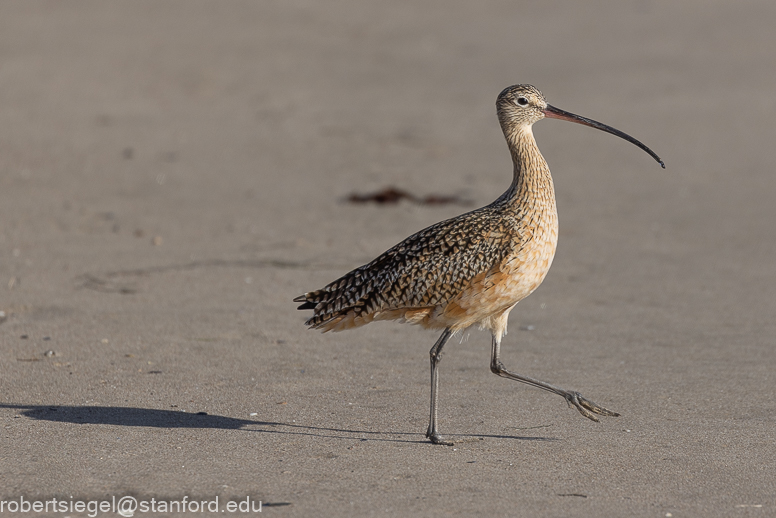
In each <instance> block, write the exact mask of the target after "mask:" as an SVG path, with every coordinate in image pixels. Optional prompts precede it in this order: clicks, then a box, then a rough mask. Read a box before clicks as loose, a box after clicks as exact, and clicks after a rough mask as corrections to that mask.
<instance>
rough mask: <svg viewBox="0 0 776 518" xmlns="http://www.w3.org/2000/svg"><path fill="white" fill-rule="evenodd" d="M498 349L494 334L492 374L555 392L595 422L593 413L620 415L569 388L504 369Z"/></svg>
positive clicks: (499, 342) (499, 344) (499, 347)
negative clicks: (564, 388) (562, 387)
mask: <svg viewBox="0 0 776 518" xmlns="http://www.w3.org/2000/svg"><path fill="white" fill-rule="evenodd" d="M500 349H501V339H500V338H496V336H495V335H494V336H493V351H492V355H491V358H490V370H491V372H493V374H498V375H499V376H501V377H502V378H508V379H511V380H515V381H519V382H520V383H527V384H528V385H532V386H534V387H537V388H540V389H544V390H546V391H548V392H553V393H555V394H558V395H560V396H563V398H564V399H565V400H566V402H567V403H568V405H569V406H572V405H573V406H574V407H575V408H576V409H577V410H579V412H580V413H581V414H582V415H583V416H585V417H587V418H588V419H591V420H593V421H596V422H597V421H598V418H597V417H596V416H595V414H598V415H605V416H615V417H616V416H619V415H620V414H618V413H617V412H612V411H611V410H607V409H605V408H604V407H602V406H599V405H596V404H595V403H593V402H592V401H590V400H589V399H585V398H583V397H582V395H581V394H580V393H579V392H574V391H571V390H563V389H561V388H558V387H555V386H553V385H550V384H549V383H545V382H543V381H539V380H535V379H533V378H529V377H528V376H520V375H519V374H514V373H512V372H509V371H508V370H506V368H504V364H503V363H501V360H500V359H499V352H500Z"/></svg>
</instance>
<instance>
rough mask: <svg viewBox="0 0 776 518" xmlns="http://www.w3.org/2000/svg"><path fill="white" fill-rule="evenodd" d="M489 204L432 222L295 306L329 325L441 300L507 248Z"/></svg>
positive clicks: (500, 257) (500, 222)
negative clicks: (306, 310)
mask: <svg viewBox="0 0 776 518" xmlns="http://www.w3.org/2000/svg"><path fill="white" fill-rule="evenodd" d="M492 210H493V207H492V206H487V207H483V208H481V209H478V210H475V211H472V212H469V213H467V214H464V215H461V216H458V217H457V218H454V219H450V220H446V221H442V222H440V223H437V224H435V225H432V226H430V227H428V228H426V229H424V230H421V231H420V232H418V233H416V234H414V235H412V236H410V237H408V238H407V239H405V240H404V241H402V242H401V243H399V244H398V245H396V246H394V247H393V248H391V249H389V250H387V251H386V252H384V253H383V254H382V255H380V256H379V257H377V258H376V259H375V260H373V261H372V262H370V263H369V264H366V265H364V266H361V267H360V268H356V269H355V270H353V271H351V272H349V273H347V274H345V275H343V276H342V277H340V278H339V279H337V280H336V281H334V282H332V283H330V284H329V285H327V286H326V287H324V288H322V289H320V290H317V291H313V292H310V293H307V294H305V295H303V296H301V297H297V298H296V299H294V300H295V301H296V302H302V303H303V304H302V305H300V306H299V309H314V311H315V314H314V315H313V317H312V318H310V319H309V320H308V321H307V322H306V324H307V325H309V326H310V327H312V328H326V329H330V328H332V327H333V324H335V323H336V322H338V321H340V320H342V319H344V318H348V317H349V318H350V319H351V320H352V319H358V318H360V319H361V321H363V322H364V323H366V322H368V321H371V320H372V319H374V318H380V317H379V315H380V314H383V315H385V316H386V317H388V315H395V314H397V313H396V310H400V309H412V308H432V307H436V306H442V305H444V304H445V303H447V302H448V301H449V300H450V299H452V298H453V297H455V296H456V295H458V294H459V293H461V291H463V290H464V289H465V288H466V287H467V286H468V285H469V283H470V282H471V281H472V279H473V278H475V277H476V276H477V275H479V274H481V273H483V272H486V271H488V270H489V269H491V268H492V267H493V266H494V265H498V264H500V262H501V261H502V260H503V259H504V256H505V255H506V254H507V253H508V252H509V246H505V243H506V242H507V241H508V240H511V238H512V236H510V235H509V234H508V233H507V231H506V230H505V229H507V228H510V226H509V225H504V221H503V220H500V219H499V218H496V217H494V216H493V215H492V214H491V211H492ZM511 228H514V227H511ZM427 313H428V312H426V314H427ZM353 325H358V324H353ZM349 327H352V326H349Z"/></svg>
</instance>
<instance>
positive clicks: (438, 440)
mask: <svg viewBox="0 0 776 518" xmlns="http://www.w3.org/2000/svg"><path fill="white" fill-rule="evenodd" d="M426 437H428V438H429V440H430V441H431V442H432V443H433V444H441V445H443V446H452V445H453V443H452V442H450V441H446V440H444V439H443V438H442V436H441V435H439V432H437V431H436V430H434V431H433V432H432V431H431V430H429V431H427V432H426Z"/></svg>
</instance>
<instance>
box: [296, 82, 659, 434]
mask: <svg viewBox="0 0 776 518" xmlns="http://www.w3.org/2000/svg"><path fill="white" fill-rule="evenodd" d="M496 111H497V115H498V119H499V122H500V124H501V129H502V130H503V132H504V136H505V138H506V141H507V145H508V146H509V151H510V153H511V155H512V162H513V164H514V170H513V179H512V184H511V185H510V186H509V189H507V191H506V192H505V193H504V194H502V195H501V196H500V197H499V198H498V199H497V200H496V201H494V202H493V203H491V204H490V205H487V206H485V207H482V208H480V209H477V210H474V211H472V212H468V213H466V214H462V215H460V216H458V217H455V218H452V219H448V220H446V221H442V222H440V223H437V224H435V225H432V226H430V227H428V228H426V229H424V230H421V231H420V232H418V233H416V234H414V235H412V236H410V237H408V238H407V239H405V240H404V241H402V242H401V243H399V244H398V245H396V246H394V247H393V248H391V249H390V250H388V251H386V252H384V253H383V254H382V255H380V256H379V257H378V258H377V259H375V260H374V261H372V262H370V263H369V264H365V265H364V266H361V267H360V268H356V269H355V270H353V271H351V272H349V273H347V274H345V275H343V276H342V277H340V278H339V279H337V280H336V281H334V282H332V283H331V284H329V285H327V286H325V287H324V288H322V289H320V290H316V291H312V292H309V293H306V294H304V295H302V296H301V297H297V298H296V299H294V300H295V301H296V302H302V305H300V306H299V309H312V310H313V316H312V317H311V318H310V319H309V320H307V322H306V323H307V325H308V326H310V327H311V328H313V329H320V330H322V331H324V332H325V331H342V330H345V329H350V328H353V327H358V326H362V325H364V324H368V323H370V322H372V321H374V320H398V321H402V322H408V323H411V324H419V325H421V326H423V327H426V328H438V329H444V331H443V333H442V336H440V338H439V340H438V341H437V343H436V344H435V345H434V347H432V348H431V351H430V357H431V380H432V381H431V414H430V420H429V427H428V431H427V432H426V436H427V437H428V438H429V439H431V441H432V442H433V443H435V444H451V443H448V442H446V441H444V440H442V438H441V436H440V435H439V433H438V432H437V426H436V422H437V410H436V407H437V385H438V371H437V364H438V363H439V361H440V359H441V351H442V347H443V346H444V344H445V343H446V341H447V340H448V339H449V338H450V336H451V335H452V334H453V333H455V332H457V331H460V330H462V329H466V328H468V327H470V326H473V325H478V326H480V327H481V328H485V329H488V330H490V332H491V334H492V336H493V348H492V356H491V370H492V371H493V372H494V373H495V374H498V375H499V376H502V377H505V378H509V379H513V380H515V381H519V382H522V383H526V384H529V385H533V386H535V387H538V388H541V389H544V390H547V391H549V392H553V393H556V394H559V395H561V396H563V397H564V398H565V399H566V401H567V402H568V403H569V405H572V406H574V407H576V408H577V410H579V411H580V413H582V415H584V416H585V417H587V418H589V419H592V420H594V421H597V420H598V418H597V417H596V416H595V415H594V414H598V415H607V416H616V415H618V414H617V413H615V412H612V411H610V410H607V409H605V408H603V407H600V406H598V405H596V404H595V403H593V402H592V401H589V400H587V399H585V398H583V397H582V396H581V395H580V394H579V393H578V392H573V391H568V390H563V389H560V388H558V387H555V386H553V385H550V384H548V383H545V382H542V381H539V380H535V379H532V378H529V377H526V376H521V375H518V374H514V373H512V372H510V371H508V370H506V368H504V366H503V364H502V363H501V360H500V357H499V351H500V344H501V338H502V337H503V335H504V334H505V333H506V328H507V319H508V316H509V312H510V311H511V309H512V308H513V307H514V306H515V304H517V303H518V302H520V301H521V300H522V299H524V298H525V297H527V296H528V295H530V294H531V293H532V292H533V291H534V290H535V289H536V288H537V287H538V286H539V285H540V284H541V283H542V281H543V280H544V277H545V276H546V275H547V272H548V271H549V269H550V265H551V264H552V259H553V257H554V255H555V247H556V245H557V242H558V214H557V210H556V207H555V191H554V188H553V184H552V177H551V176H550V170H549V168H548V167H547V162H545V160H544V158H543V157H542V154H541V153H540V152H539V148H538V147H537V146H536V141H535V140H534V136H533V132H532V130H531V126H532V125H533V124H534V123H535V122H537V121H539V120H541V119H543V118H545V117H551V118H556V119H562V120H568V121H571V122H577V123H580V124H584V125H587V126H591V127H594V128H597V129H601V130H603V131H606V132H608V133H612V134H614V135H617V136H619V137H621V138H623V139H625V140H628V141H629V142H631V143H633V144H635V145H637V146H639V147H640V148H642V149H643V150H645V151H647V152H648V153H649V154H650V155H652V156H653V158H655V159H656V160H657V161H658V162H659V163H660V164H661V165H662V161H661V160H660V158H659V157H658V156H657V155H656V154H654V152H652V150H650V149H649V148H647V147H646V146H645V145H644V144H642V143H641V142H639V141H637V140H636V139H634V138H633V137H631V136H629V135H627V134H625V133H622V132H621V131H619V130H615V129H614V128H611V127H609V126H606V125H604V124H601V123H599V122H596V121H593V120H591V119H586V118H584V117H580V116H578V115H574V114H572V113H568V112H564V111H563V110H559V109H557V108H555V107H553V106H550V105H548V104H547V101H546V100H545V99H544V96H543V95H542V93H541V92H540V91H539V90H537V89H536V88H534V87H533V86H530V85H515V86H511V87H509V88H507V89H505V90H504V91H503V92H501V94H500V95H499V96H498V99H497V101H496ZM663 167H665V166H663Z"/></svg>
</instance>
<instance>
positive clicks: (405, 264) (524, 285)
mask: <svg viewBox="0 0 776 518" xmlns="http://www.w3.org/2000/svg"><path fill="white" fill-rule="evenodd" d="M520 91H521V92H524V95H526V96H527V97H528V96H530V97H529V99H530V100H531V101H533V102H534V103H536V104H537V106H542V105H546V102H545V101H544V97H543V96H542V94H541V93H540V92H539V91H538V90H536V89H535V88H533V87H528V86H524V87H522V89H521V90H520ZM514 95H515V92H512V91H508V90H505V91H504V92H503V93H502V94H501V96H499V101H498V115H499V120H500V121H501V124H502V128H503V129H504V134H505V135H506V137H507V143H508V144H509V147H510V150H511V151H512V156H513V158H515V159H516V161H515V173H514V180H513V183H512V185H511V186H510V189H509V190H508V191H507V192H505V193H504V194H503V195H502V196H501V197H499V198H498V199H497V200H496V201H494V202H493V203H491V204H490V205H487V206H485V207H482V208H481V209H477V210H474V211H472V212H468V213H466V214H462V215H461V216H458V217H456V218H452V219H449V220H447V221H442V222H440V223H437V224H435V225H432V226H430V227H428V228H426V229H424V230H421V231H420V232H418V233H417V234H414V235H412V236H410V237H408V238H407V239H405V240H404V241H402V242H401V243H399V244H398V245H396V246H394V247H393V248H391V249H390V250H388V251H386V252H385V253H383V254H382V255H380V256H379V257H378V258H377V259H375V260H374V261H372V262H371V263H369V264H366V265H364V266H362V267H360V268H357V269H355V270H353V271H352V272H349V273H347V274H346V275H344V276H342V277H341V278H339V279H337V280H336V281H334V282H332V283H331V284H329V285H328V286H326V287H324V288H322V289H320V290H317V291H313V292H310V293H307V294H305V295H304V296H302V297H299V298H297V299H295V300H296V301H297V302H304V303H305V304H303V307H306V308H311V309H314V310H315V313H314V315H313V317H312V318H310V319H309V320H308V321H307V325H309V326H310V327H312V328H316V329H321V330H323V331H341V330H344V329H350V328H353V327H358V326H361V325H364V324H368V323H369V322H372V321H373V320H394V319H395V320H400V321H405V322H409V323H412V324H420V325H422V326H423V327H427V328H439V329H442V328H447V327H450V328H452V329H453V330H454V331H457V330H460V329H465V328H467V327H470V326H472V325H480V326H482V327H484V328H487V329H491V331H494V332H499V333H501V334H503V332H504V331H505V329H494V325H496V324H494V322H495V321H496V320H494V318H495V319H498V321H499V322H500V321H501V319H500V318H499V317H500V316H502V314H504V313H505V312H509V310H510V309H511V308H512V307H513V306H514V305H515V304H516V303H517V302H519V301H520V300H522V299H524V298H525V297H527V296H528V295H529V294H530V293H531V292H532V291H534V290H535V289H536V288H537V287H538V286H539V284H541V282H542V280H543V279H544V277H545V275H546V274H547V271H548V270H549V268H550V265H551V264H552V258H553V256H554V255H555V245H556V244H557V241H558V217H557V211H556V208H555V195H554V190H553V186H552V178H551V177H550V170H549V168H548V167H547V163H546V162H545V161H544V158H542V155H541V153H539V149H538V148H537V147H536V142H535V141H534V138H533V133H532V131H531V127H530V125H528V124H525V122H528V121H530V122H533V120H531V119H526V117H525V116H523V117H518V116H516V114H512V113H510V109H509V108H510V104H511V103H512V102H513V101H512V99H513V97H514ZM528 115H529V116H530V115H532V116H533V118H536V120H539V119H540V118H541V117H542V116H540V112H538V111H537V112H535V113H532V114H528ZM521 123H523V124H521ZM504 322H505V320H504Z"/></svg>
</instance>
